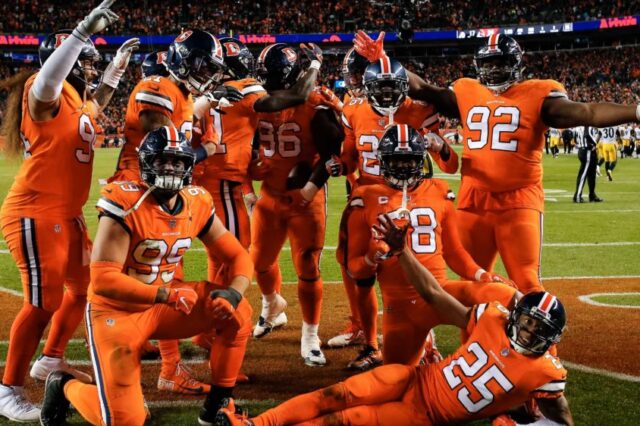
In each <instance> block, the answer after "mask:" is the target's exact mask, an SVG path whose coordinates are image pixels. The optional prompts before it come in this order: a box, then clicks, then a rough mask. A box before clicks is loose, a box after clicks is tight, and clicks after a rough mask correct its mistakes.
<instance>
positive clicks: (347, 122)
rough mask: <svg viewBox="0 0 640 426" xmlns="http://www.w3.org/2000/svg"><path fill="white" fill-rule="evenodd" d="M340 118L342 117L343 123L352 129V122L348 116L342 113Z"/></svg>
mask: <svg viewBox="0 0 640 426" xmlns="http://www.w3.org/2000/svg"><path fill="white" fill-rule="evenodd" d="M340 118H341V119H342V124H344V125H345V126H347V127H348V128H350V129H351V124H349V120H347V116H346V115H344V114H342V116H341V117H340Z"/></svg>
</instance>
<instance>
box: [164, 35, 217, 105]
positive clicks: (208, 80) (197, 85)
mask: <svg viewBox="0 0 640 426" xmlns="http://www.w3.org/2000/svg"><path fill="white" fill-rule="evenodd" d="M166 66H167V69H168V70H169V73H170V74H171V75H172V76H173V77H174V78H175V79H177V80H179V81H181V82H182V83H184V84H185V86H187V88H188V89H189V90H190V91H191V92H192V93H193V94H197V95H201V94H203V93H206V92H208V91H209V90H211V89H214V88H215V87H216V86H217V85H218V84H219V83H220V81H221V80H222V76H223V75H224V71H225V68H226V67H225V65H224V58H223V53H222V46H221V45H220V42H219V41H218V39H217V38H215V37H214V36H213V35H211V34H210V33H208V32H206V31H202V30H187V31H184V32H183V33H182V34H180V35H179V36H178V37H176V39H175V40H174V41H173V43H171V45H170V46H169V50H168V51H167V60H166Z"/></svg>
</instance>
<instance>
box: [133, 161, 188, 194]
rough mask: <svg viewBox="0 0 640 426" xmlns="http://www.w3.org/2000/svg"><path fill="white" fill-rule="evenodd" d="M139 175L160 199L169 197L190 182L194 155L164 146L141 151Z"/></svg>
mask: <svg viewBox="0 0 640 426" xmlns="http://www.w3.org/2000/svg"><path fill="white" fill-rule="evenodd" d="M139 156H140V175H141V177H142V180H143V181H144V182H145V183H146V184H147V185H149V187H152V188H153V193H154V195H156V196H159V198H161V199H169V198H171V197H172V196H174V195H175V194H177V193H178V192H179V191H180V190H181V189H182V188H184V187H185V186H187V185H190V184H191V174H192V172H193V165H194V157H193V155H192V154H191V153H185V152H181V151H178V150H175V149H171V148H166V149H165V150H164V151H160V152H146V151H141V152H140V153H139Z"/></svg>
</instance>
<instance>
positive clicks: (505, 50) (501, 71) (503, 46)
mask: <svg viewBox="0 0 640 426" xmlns="http://www.w3.org/2000/svg"><path fill="white" fill-rule="evenodd" d="M522 54H523V52H522V48H521V47H520V45H519V44H518V42H517V41H515V40H514V39H513V38H511V37H509V36H506V35H504V34H492V35H491V36H489V37H488V38H487V41H486V43H484V44H483V45H482V46H480V48H479V49H478V50H477V52H476V54H475V55H474V57H473V64H474V66H475V69H476V73H477V76H478V80H480V83H482V84H484V85H485V86H487V87H488V88H489V89H491V90H494V91H496V92H498V93H500V92H504V91H505V90H507V89H508V88H509V87H510V86H511V85H512V84H513V83H516V82H518V81H520V80H521V79H522V70H523V66H522Z"/></svg>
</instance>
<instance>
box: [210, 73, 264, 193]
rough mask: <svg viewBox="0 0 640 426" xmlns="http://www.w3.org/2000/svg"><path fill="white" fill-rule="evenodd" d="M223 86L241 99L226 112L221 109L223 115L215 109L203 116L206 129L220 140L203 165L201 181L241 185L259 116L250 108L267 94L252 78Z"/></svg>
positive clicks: (245, 174) (249, 160)
mask: <svg viewBox="0 0 640 426" xmlns="http://www.w3.org/2000/svg"><path fill="white" fill-rule="evenodd" d="M225 84H226V85H228V86H232V87H235V88H236V89H238V90H239V91H241V92H242V93H243V94H244V98H242V100H241V101H239V102H236V103H234V104H233V106H231V107H229V108H222V112H223V113H222V114H220V112H219V111H217V110H216V109H214V108H210V109H209V111H208V113H207V114H205V123H206V124H205V127H206V128H207V129H208V128H209V127H210V126H211V127H212V128H213V131H214V132H215V133H216V134H217V135H218V137H219V138H220V140H219V143H218V146H217V150H216V153H215V155H213V156H211V157H208V158H207V159H206V160H205V161H204V162H203V165H204V176H202V178H205V179H206V178H210V179H224V180H231V181H234V182H243V181H244V180H246V178H247V170H248V169H249V163H250V162H251V147H252V143H253V136H254V134H255V131H256V128H257V127H258V113H257V112H256V111H255V110H254V109H253V104H254V103H255V102H256V100H258V99H259V98H261V97H263V96H266V95H267V92H265V90H264V88H263V87H262V86H261V85H260V84H259V83H258V82H257V81H256V80H255V79H253V78H246V79H244V80H239V81H229V82H227V83H225Z"/></svg>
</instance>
